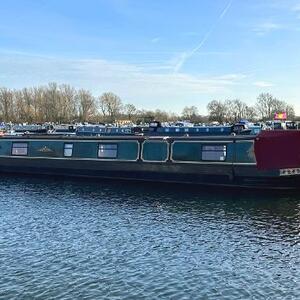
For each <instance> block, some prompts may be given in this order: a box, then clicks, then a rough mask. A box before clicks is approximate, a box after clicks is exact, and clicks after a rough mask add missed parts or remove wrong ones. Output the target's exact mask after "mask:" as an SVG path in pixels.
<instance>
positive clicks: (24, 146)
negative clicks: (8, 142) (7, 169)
mask: <svg viewBox="0 0 300 300" xmlns="http://www.w3.org/2000/svg"><path fill="white" fill-rule="evenodd" d="M27 147H28V144H27V143H13V148H27Z"/></svg>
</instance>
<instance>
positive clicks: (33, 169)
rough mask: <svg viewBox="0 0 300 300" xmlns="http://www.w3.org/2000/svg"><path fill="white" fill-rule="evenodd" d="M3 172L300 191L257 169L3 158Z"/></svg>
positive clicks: (295, 180)
mask: <svg viewBox="0 0 300 300" xmlns="http://www.w3.org/2000/svg"><path fill="white" fill-rule="evenodd" d="M0 172H2V173H20V174H35V175H50V176H66V177H85V178H95V179H100V180H101V179H102V178H103V179H114V180H120V179H121V180H134V181H149V182H166V183H180V184H194V185H195V184H196V185H209V186H212V185H213V186H228V187H245V188H256V189H300V176H291V177H285V178H283V177H275V176H270V174H269V173H262V172H260V173H258V172H257V168H256V166H238V165H237V166H234V165H221V166H220V165H210V164H207V165H205V164H201V165H190V164H176V163H165V164H162V163H147V164H145V163H143V162H136V163H131V162H130V163H129V162H109V161H105V162H102V161H99V162H91V161H89V160H83V161H82V160H62V159H51V160H49V159H44V158H35V159H28V158H0Z"/></svg>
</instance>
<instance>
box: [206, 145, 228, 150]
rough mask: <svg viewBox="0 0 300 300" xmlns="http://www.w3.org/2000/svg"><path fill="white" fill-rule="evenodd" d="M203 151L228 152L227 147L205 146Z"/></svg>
mask: <svg viewBox="0 0 300 300" xmlns="http://www.w3.org/2000/svg"><path fill="white" fill-rule="evenodd" d="M202 150H203V151H226V146H225V145H221V146H220V145H204V146H202Z"/></svg>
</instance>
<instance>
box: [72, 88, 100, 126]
mask: <svg viewBox="0 0 300 300" xmlns="http://www.w3.org/2000/svg"><path fill="white" fill-rule="evenodd" d="M76 98H77V101H78V108H79V111H78V113H79V119H80V121H82V122H87V121H90V120H92V119H93V118H94V117H95V115H96V103H95V98H94V97H93V96H92V94H91V93H90V92H89V91H86V90H83V89H81V90H79V91H78V92H77V95H76Z"/></svg>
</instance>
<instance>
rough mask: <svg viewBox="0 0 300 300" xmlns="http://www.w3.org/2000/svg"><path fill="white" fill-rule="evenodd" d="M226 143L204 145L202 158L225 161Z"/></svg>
mask: <svg viewBox="0 0 300 300" xmlns="http://www.w3.org/2000/svg"><path fill="white" fill-rule="evenodd" d="M226 154H227V151H226V145H205V146H203V147H202V160H207V161H225V160H226Z"/></svg>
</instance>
